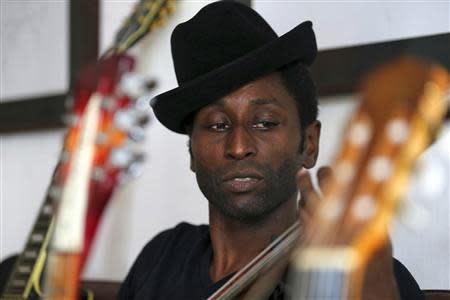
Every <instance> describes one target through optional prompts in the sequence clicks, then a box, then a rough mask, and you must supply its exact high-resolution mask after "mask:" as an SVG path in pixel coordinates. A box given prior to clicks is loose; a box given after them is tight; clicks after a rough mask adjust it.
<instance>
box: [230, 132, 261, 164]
mask: <svg viewBox="0 0 450 300" xmlns="http://www.w3.org/2000/svg"><path fill="white" fill-rule="evenodd" d="M256 152H257V150H256V145H255V141H254V137H253V136H252V135H251V133H250V132H248V131H247V130H246V129H245V128H242V127H236V128H234V129H233V130H232V131H231V132H230V133H229V136H228V139H227V145H226V156H227V158H230V159H235V160H241V159H244V158H247V157H250V156H254V155H255V154H256Z"/></svg>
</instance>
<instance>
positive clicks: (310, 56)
mask: <svg viewBox="0 0 450 300" xmlns="http://www.w3.org/2000/svg"><path fill="white" fill-rule="evenodd" d="M316 54H317V45H316V40H315V36H314V32H313V30H312V23H311V22H310V21H306V22H303V23H301V24H300V25H298V26H296V27H295V28H293V29H292V30H291V31H289V32H287V33H285V34H284V35H282V36H280V37H278V38H277V39H275V40H273V41H271V42H269V43H268V44H266V45H264V46H263V47H260V48H257V49H255V50H253V51H251V52H249V53H247V54H246V55H244V56H241V57H240V58H238V59H236V60H234V61H232V62H229V63H227V64H225V65H223V66H221V67H220V68H217V69H215V70H213V71H210V72H208V73H206V74H204V75H202V76H199V77H197V78H195V79H193V80H191V81H189V82H186V83H184V84H183V85H181V86H179V87H177V88H175V89H172V90H169V91H167V92H165V93H162V94H160V95H158V96H156V97H154V98H153V99H152V100H151V101H150V105H151V106H152V108H153V111H154V113H155V116H156V118H157V119H158V120H159V121H160V122H161V123H162V124H163V125H164V126H166V127H167V128H168V129H170V130H172V131H175V132H178V133H182V134H186V130H185V128H184V124H183V121H184V120H185V118H186V117H187V116H188V115H189V114H191V113H193V112H195V111H197V110H199V109H200V108H202V107H204V106H206V105H208V104H210V103H212V102H214V101H216V100H218V99H219V98H220V97H222V96H224V95H226V94H228V93H229V92H231V91H233V90H236V89H237V88H239V87H240V86H243V85H244V84H246V83H248V82H250V81H252V80H254V79H256V78H258V77H261V76H263V75H265V74H269V73H270V72H273V71H275V70H276V69H279V68H281V67H282V66H284V65H287V64H289V63H291V62H294V61H301V62H302V63H304V64H305V65H308V66H309V65H311V64H312V62H313V61H314V59H315V57H316Z"/></svg>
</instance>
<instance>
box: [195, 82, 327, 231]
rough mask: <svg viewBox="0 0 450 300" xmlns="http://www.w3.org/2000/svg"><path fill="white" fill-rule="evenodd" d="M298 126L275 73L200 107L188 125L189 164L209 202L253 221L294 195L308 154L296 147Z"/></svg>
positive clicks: (291, 101) (292, 104)
mask: <svg viewBox="0 0 450 300" xmlns="http://www.w3.org/2000/svg"><path fill="white" fill-rule="evenodd" d="M300 132H301V128H300V120H299V116H298V112H297V107H296V103H295V101H294V99H293V98H292V96H291V95H289V93H288V92H287V90H286V89H285V88H284V86H283V85H282V83H281V80H280V77H279V75H278V74H277V73H273V74H271V75H269V76H266V77H262V78H260V79H258V80H256V81H253V82H251V83H249V84H247V85H245V86H243V87H242V88H240V89H239V90H237V91H234V92H232V93H230V94H228V95H226V96H225V97H223V98H222V99H220V100H218V101H216V102H214V103H212V104H210V105H208V106H206V107H204V108H202V109H201V110H200V111H199V112H198V113H197V114H196V116H195V118H194V122H193V127H192V135H191V147H192V161H191V169H192V170H193V171H194V172H195V173H196V177H197V182H198V185H199V187H200V190H201V191H202V192H203V194H204V195H205V197H206V198H207V199H208V200H209V202H210V205H211V206H212V208H213V209H216V210H217V211H219V212H220V213H221V214H223V215H225V216H227V217H231V218H233V219H237V220H240V221H242V222H248V223H252V222H257V221H259V220H262V219H263V218H264V217H265V216H267V215H268V214H270V212H272V211H274V210H275V209H276V208H277V207H279V206H280V205H281V204H282V203H283V202H285V201H287V200H289V199H291V200H292V199H295V198H296V196H297V184H296V173H297V171H298V170H299V168H301V167H302V166H306V165H305V161H308V160H310V157H309V158H306V157H305V154H304V153H305V152H308V151H303V153H301V152H300V149H301V148H302V146H301V145H302V143H303V142H304V141H302V140H301V134H300ZM306 136H307V138H306V143H307V144H308V140H310V138H308V137H309V135H308V134H307V135H306ZM317 139H318V136H317ZM313 142H314V141H313ZM313 152H317V149H316V148H315V149H313ZM308 153H309V155H313V156H314V160H315V154H316V153H311V149H310V150H309V152H308ZM312 164H314V162H313V163H312ZM308 167H309V166H308Z"/></svg>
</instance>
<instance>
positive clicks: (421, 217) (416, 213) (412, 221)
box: [399, 201, 430, 231]
mask: <svg viewBox="0 0 450 300" xmlns="http://www.w3.org/2000/svg"><path fill="white" fill-rule="evenodd" d="M399 220H400V221H401V222H402V223H403V224H405V225H406V226H407V227H409V228H411V229H412V230H414V231H422V230H424V229H425V228H426V227H427V226H428V224H429V223H430V213H429V212H428V211H427V210H426V209H425V208H424V207H422V206H420V205H418V204H417V203H415V202H413V201H408V202H402V203H401V205H400V208H399Z"/></svg>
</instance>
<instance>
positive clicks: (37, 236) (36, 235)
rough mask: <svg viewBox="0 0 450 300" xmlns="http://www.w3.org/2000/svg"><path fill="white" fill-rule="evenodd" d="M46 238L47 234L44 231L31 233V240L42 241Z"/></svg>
mask: <svg viewBox="0 0 450 300" xmlns="http://www.w3.org/2000/svg"><path fill="white" fill-rule="evenodd" d="M44 238H45V235H44V234H43V233H40V232H38V233H33V234H32V235H31V238H30V240H31V241H32V242H37V243H42V242H43V241H44Z"/></svg>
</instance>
